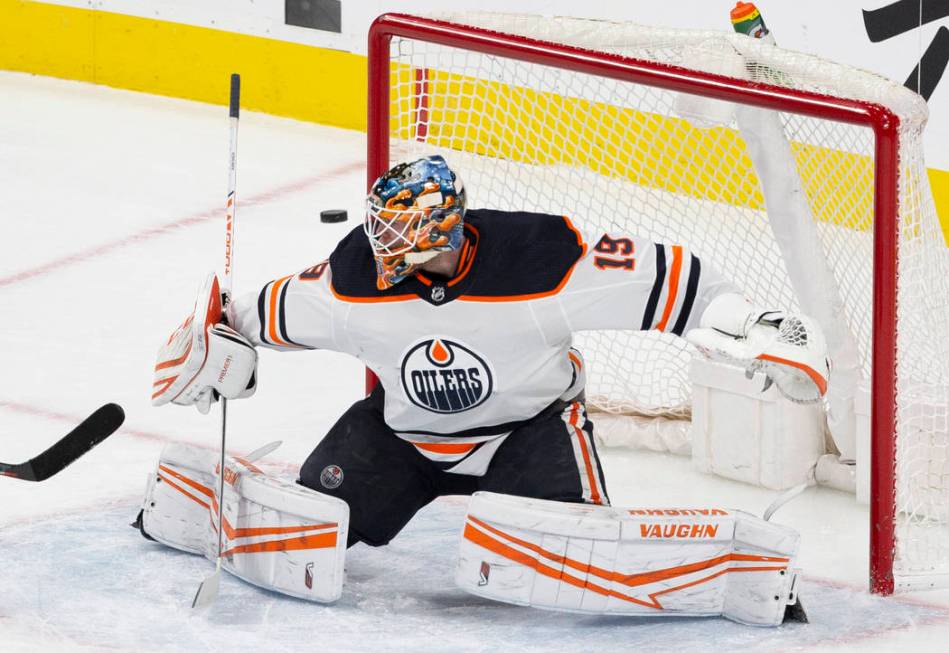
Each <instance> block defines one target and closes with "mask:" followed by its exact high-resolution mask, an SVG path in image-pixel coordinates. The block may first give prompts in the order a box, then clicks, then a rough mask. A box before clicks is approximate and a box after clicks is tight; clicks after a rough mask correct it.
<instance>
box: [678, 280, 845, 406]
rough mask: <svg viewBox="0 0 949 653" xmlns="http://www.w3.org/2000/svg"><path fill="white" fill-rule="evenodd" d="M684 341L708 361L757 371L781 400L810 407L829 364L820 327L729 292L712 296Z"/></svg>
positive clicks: (823, 385)
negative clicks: (757, 305)
mask: <svg viewBox="0 0 949 653" xmlns="http://www.w3.org/2000/svg"><path fill="white" fill-rule="evenodd" d="M686 339H687V340H688V341H689V342H691V343H692V344H693V345H695V346H696V347H698V348H699V350H700V351H701V352H702V353H703V354H705V355H706V356H708V357H709V358H713V359H719V360H724V361H726V362H731V363H737V364H739V365H743V366H744V367H745V370H746V373H747V374H748V375H749V377H750V376H751V375H752V374H754V372H756V371H759V370H760V371H762V372H763V373H764V374H765V375H766V376H767V378H768V381H767V384H766V385H765V389H767V388H768V386H770V384H771V383H774V384H775V385H776V386H777V387H778V390H779V391H780V392H781V394H783V395H784V396H785V397H787V398H788V399H790V400H791V401H794V402H797V403H812V402H815V401H818V400H820V398H821V397H823V396H824V394H825V393H826V392H827V378H828V376H829V375H830V363H829V361H828V360H827V343H826V342H825V341H824V335H823V333H822V332H821V330H820V327H818V326H817V324H816V323H815V322H814V321H813V320H811V319H810V318H808V317H806V316H803V315H789V314H786V313H783V312H781V311H775V310H764V309H761V308H758V307H756V306H754V305H752V304H751V303H749V302H748V301H747V300H746V299H745V298H744V297H742V296H741V295H736V294H732V293H728V294H724V295H720V296H718V297H716V298H715V299H714V300H712V302H711V303H710V304H709V305H708V308H706V309H705V312H704V313H703V314H702V320H701V327H700V328H698V329H692V330H691V331H689V332H688V333H687V334H686Z"/></svg>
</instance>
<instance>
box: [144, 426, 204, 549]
mask: <svg viewBox="0 0 949 653" xmlns="http://www.w3.org/2000/svg"><path fill="white" fill-rule="evenodd" d="M218 461H219V457H218V454H216V453H215V452H213V451H210V450H208V449H201V448H198V447H193V446H189V445H184V444H168V445H166V446H165V448H164V449H163V450H162V452H161V457H160V458H159V460H158V469H157V470H156V471H155V473H154V474H149V476H148V485H147V486H146V488H145V499H144V501H143V502H142V530H143V532H144V533H146V534H147V535H148V536H149V537H151V538H152V539H154V540H156V541H158V542H161V543H162V544H164V545H166V546H170V547H172V548H174V549H179V550H181V551H186V552H187V553H197V554H199V555H210V554H209V548H208V547H209V546H210V544H211V541H212V528H213V523H212V515H213V513H212V510H211V504H212V501H213V497H214V483H215V481H214V466H215V464H216V463H217V462H218ZM213 539H214V546H215V552H216V551H217V538H216V537H215V538H213Z"/></svg>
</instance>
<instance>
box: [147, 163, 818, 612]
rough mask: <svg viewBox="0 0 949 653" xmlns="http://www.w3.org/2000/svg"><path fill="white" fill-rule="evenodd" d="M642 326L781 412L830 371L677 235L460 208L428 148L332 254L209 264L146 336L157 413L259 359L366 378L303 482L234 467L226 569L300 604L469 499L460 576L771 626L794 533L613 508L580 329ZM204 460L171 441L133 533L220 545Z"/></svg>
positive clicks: (784, 320) (703, 512)
mask: <svg viewBox="0 0 949 653" xmlns="http://www.w3.org/2000/svg"><path fill="white" fill-rule="evenodd" d="M597 329H658V330H660V331H664V332H667V333H672V334H675V335H677V336H684V337H686V338H688V340H689V341H690V342H692V343H693V344H694V345H696V346H697V347H698V349H699V350H700V351H702V352H704V353H705V354H706V355H708V356H711V357H716V358H719V359H725V360H729V361H732V362H735V363H736V364H739V365H742V366H745V367H747V368H754V369H760V370H762V371H764V372H765V373H766V374H767V376H768V378H769V379H770V380H771V381H773V382H774V383H775V384H776V385H777V387H778V388H779V389H780V390H781V391H782V392H783V393H785V394H786V395H788V396H789V397H791V398H792V399H795V400H798V401H813V400H818V399H819V398H820V396H821V395H822V394H823V393H824V392H825V390H826V386H827V378H828V373H829V366H828V362H827V360H826V346H825V344H824V341H823V337H822V335H821V333H820V331H819V329H818V328H817V327H816V325H815V324H814V323H813V322H812V321H811V320H810V319H808V318H807V317H805V316H801V315H791V314H788V313H785V312H782V311H780V310H775V309H764V308H759V307H757V306H754V305H753V304H752V303H750V302H749V301H747V300H746V299H745V298H744V297H742V295H741V294H739V292H738V289H737V288H736V287H735V286H734V285H733V284H732V283H731V282H729V281H728V280H727V279H725V278H723V277H722V276H721V275H719V274H718V273H717V272H716V271H715V270H714V269H713V268H712V267H711V266H710V265H709V264H708V263H707V262H705V261H702V260H700V259H699V257H698V256H697V255H696V254H694V253H692V252H690V251H689V250H688V249H687V248H686V247H684V246H682V245H665V244H660V243H654V242H651V241H650V240H648V239H646V238H643V237H640V236H637V235H633V234H621V233H609V234H604V233H597V234H584V233H581V232H580V231H579V230H578V229H577V228H575V227H574V225H573V224H572V223H571V221H570V217H569V216H561V215H544V214H537V213H526V212H522V211H501V210H494V209H475V208H468V207H467V206H466V201H465V188H464V185H463V184H462V180H461V178H460V176H459V174H458V173H457V172H456V171H454V170H452V169H451V168H450V167H449V166H448V164H447V163H446V162H445V160H444V159H443V158H442V157H441V156H428V157H426V158H422V159H419V160H416V161H411V162H407V163H403V164H400V165H397V166H395V167H394V168H392V169H391V170H389V171H388V172H386V173H385V174H384V175H382V176H381V177H380V178H379V179H378V180H377V181H376V182H375V183H374V184H373V185H372V187H371V191H370V193H369V196H368V199H367V207H366V219H365V223H364V226H363V228H362V229H355V230H353V231H352V232H351V233H350V234H349V235H347V236H346V237H345V238H344V239H343V240H342V241H341V242H340V243H339V244H338V245H337V247H336V249H335V250H334V251H333V253H332V254H331V255H330V257H329V259H328V260H326V261H323V262H321V263H318V264H316V265H314V266H312V267H310V268H307V269H305V270H303V271H301V272H297V273H294V274H290V275H288V276H285V277H281V278H279V279H276V280H274V281H271V282H269V283H267V284H265V285H264V286H263V287H262V288H260V290H259V291H258V292H255V293H252V294H249V295H247V296H242V297H236V298H234V299H233V301H230V302H226V300H222V296H221V292H220V290H219V284H218V280H217V277H216V276H214V275H211V276H210V277H209V278H208V279H207V281H206V283H205V284H204V287H203V288H202V290H201V292H200V294H199V296H198V299H197V302H196V304H195V310H194V313H193V314H192V315H191V316H190V317H188V319H187V320H185V322H184V323H183V324H182V325H181V326H180V327H178V329H177V330H176V331H175V332H174V333H173V334H172V335H171V337H170V338H169V339H168V341H167V342H166V343H165V344H164V345H163V346H162V347H161V350H160V352H159V356H158V363H157V365H156V366H155V383H154V388H153V390H154V394H153V395H152V399H153V403H154V404H155V405H162V404H166V403H169V402H171V403H175V404H181V405H196V406H197V407H198V408H199V410H201V411H202V412H207V410H208V409H209V407H210V404H211V403H213V402H214V401H216V400H217V399H218V397H219V396H223V397H225V398H228V399H237V398H241V397H247V396H250V395H252V394H253V393H254V390H255V388H256V374H255V372H256V367H257V348H258V347H267V348H271V349H277V350H280V351H298V350H301V351H302V350H310V349H326V350H333V351H340V352H346V353H349V354H352V355H353V356H355V357H357V358H358V359H359V360H360V361H362V362H364V363H365V364H366V366H367V367H368V368H369V369H371V370H372V371H373V372H375V374H376V375H378V378H379V383H378V385H377V386H376V387H375V389H374V390H373V391H372V393H371V394H370V395H369V396H368V397H366V398H365V399H362V400H360V401H357V402H356V403H355V404H353V405H352V406H350V407H349V409H348V410H347V411H346V412H345V413H343V415H342V416H341V417H340V418H339V420H338V421H337V422H336V424H335V425H334V426H333V427H332V428H331V429H330V430H329V432H328V433H327V434H326V435H325V436H324V437H323V438H322V439H320V440H319V443H318V444H317V445H316V448H315V449H314V450H313V452H312V453H311V454H310V456H309V457H308V458H307V459H306V460H305V461H304V462H303V465H302V467H301V468H300V473H299V478H297V479H294V480H291V479H281V478H277V477H273V476H270V475H268V474H265V473H263V472H262V471H260V470H259V469H258V468H257V467H255V466H254V464H253V461H252V460H247V459H241V458H229V459H228V461H227V465H226V468H225V472H224V474H225V479H224V480H225V481H227V482H226V483H225V484H224V496H223V520H222V529H223V542H224V544H223V553H222V562H223V565H224V568H225V569H227V570H228V571H230V572H231V573H233V574H235V575H237V576H239V577H241V578H243V579H245V580H247V581H249V582H251V583H253V584H255V585H259V586H262V587H266V588H269V589H272V590H275V591H278V592H283V593H286V594H289V595H293V596H297V597H301V598H304V599H310V600H314V601H324V602H326V601H333V600H335V599H337V598H338V597H339V596H340V594H341V592H342V585H343V560H344V557H345V554H346V550H347V548H348V547H350V546H352V545H354V544H356V543H358V542H363V543H365V544H368V545H370V546H383V545H385V544H386V543H388V542H389V541H390V540H391V539H392V538H393V537H395V536H396V535H397V534H398V532H399V531H400V530H401V529H402V528H403V527H404V526H405V524H406V523H408V521H409V520H410V519H411V518H412V516H413V515H414V514H415V513H416V512H417V511H418V510H419V509H420V508H421V507H422V506H424V505H426V504H427V503H429V502H430V501H432V499H434V498H435V497H438V496H441V495H447V494H463V495H473V497H472V499H471V500H470V503H469V508H468V514H467V517H466V521H465V524H464V529H463V534H462V537H461V542H460V552H459V563H458V567H457V572H456V581H457V583H458V585H459V587H461V588H463V589H465V590H467V591H469V592H472V593H475V594H478V595H480V596H484V597H488V598H491V599H495V600H498V601H505V602H509V603H515V604H520V605H531V606H537V607H543V608H553V609H560V610H568V611H580V612H588V613H598V614H602V613H614V614H617V613H620V614H631V615H652V616H655V615H676V616H682V615H699V616H716V615H723V616H725V617H727V618H729V619H732V620H735V621H738V622H742V623H747V624H755V625H777V624H780V623H782V621H783V620H784V618H785V613H786V611H787V609H788V607H789V605H793V604H795V602H796V591H795V587H794V585H795V580H796V578H797V570H796V569H794V561H795V556H796V553H797V548H798V541H799V536H798V534H797V533H796V532H795V531H793V530H792V529H790V528H787V527H784V526H780V525H777V524H773V523H771V522H768V521H764V520H762V519H759V518H757V517H755V516H752V515H750V514H747V513H744V512H741V511H736V510H721V509H705V508H697V509H677V510H626V509H621V508H616V507H611V506H610V501H609V496H608V493H607V484H606V479H605V478H604V476H603V471H602V468H601V466H600V461H599V458H598V455H597V450H596V444H595V442H594V439H593V428H594V427H593V423H592V422H591V421H590V419H589V418H588V416H587V413H586V410H585V407H584V379H585V369H584V360H583V356H582V354H581V352H580V351H578V350H577V349H576V348H574V347H573V346H572V334H573V333H574V332H576V331H584V330H597ZM218 466H219V465H218V463H217V460H216V456H215V454H214V453H213V452H208V451H206V450H205V449H202V448H197V447H189V446H182V445H171V446H169V447H167V448H166V449H165V451H164V452H163V453H162V456H161V460H160V461H159V463H158V469H157V471H156V472H155V474H154V475H152V477H151V480H150V481H151V482H150V483H149V486H148V491H147V496H146V499H145V502H144V504H143V506H144V507H143V513H142V515H141V519H140V520H139V522H138V523H139V525H140V527H141V529H142V532H143V533H145V534H147V536H148V537H150V538H152V539H154V540H157V541H158V542H161V543H164V544H166V545H168V546H172V547H175V548H177V549H182V550H185V551H189V552H193V553H196V554H200V555H206V556H208V557H209V558H211V559H212V560H213V559H215V558H217V555H218V547H217V541H218V535H217V533H216V525H215V520H213V519H209V514H208V513H209V511H211V513H212V514H215V513H216V511H217V501H218V500H220V497H218V496H217V490H216V488H217V486H218V482H217V478H218V477H217V473H218V472H217V467H218Z"/></svg>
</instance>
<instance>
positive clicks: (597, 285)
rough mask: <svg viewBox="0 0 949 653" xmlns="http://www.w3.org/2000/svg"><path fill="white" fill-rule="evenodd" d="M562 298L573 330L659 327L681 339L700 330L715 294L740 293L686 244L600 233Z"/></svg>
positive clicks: (587, 241) (561, 300)
mask: <svg viewBox="0 0 949 653" xmlns="http://www.w3.org/2000/svg"><path fill="white" fill-rule="evenodd" d="M586 243H587V245H586V250H585V252H584V254H583V256H582V257H581V258H580V260H579V261H577V264H576V266H575V268H574V270H573V273H572V274H571V276H570V279H569V280H568V281H567V283H566V285H565V286H564V289H563V291H562V292H561V293H560V294H559V297H558V298H559V301H560V305H561V308H562V310H563V312H564V315H565V317H566V319H567V322H568V325H569V329H570V330H571V331H586V330H596V329H624V330H628V329H640V330H650V329H657V330H659V331H663V332H665V333H672V334H675V335H678V336H681V335H684V334H685V333H686V332H687V331H689V330H690V329H692V328H694V327H696V326H698V323H699V319H700V318H701V316H702V312H703V311H704V310H705V307H706V306H708V303H709V302H710V301H711V300H712V299H713V298H715V297H716V296H718V295H720V294H722V293H725V292H737V289H736V287H735V286H734V284H732V283H731V282H730V281H728V280H726V279H725V278H724V277H722V276H721V275H720V274H719V273H718V272H717V271H716V270H714V269H713V268H712V266H711V265H709V264H708V263H707V262H705V261H703V260H701V259H700V258H699V257H698V256H697V255H696V254H694V253H693V252H692V251H690V250H689V249H688V248H687V247H685V246H682V245H663V244H660V243H654V242H652V241H651V240H649V239H646V238H639V237H635V236H625V235H623V236H615V235H607V234H597V235H596V236H594V238H593V239H590V240H586Z"/></svg>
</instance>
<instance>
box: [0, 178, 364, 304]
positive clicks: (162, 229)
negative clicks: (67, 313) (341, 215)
mask: <svg viewBox="0 0 949 653" xmlns="http://www.w3.org/2000/svg"><path fill="white" fill-rule="evenodd" d="M365 167H366V164H365V162H364V161H357V162H351V163H347V164H345V165H342V166H339V167H337V168H333V169H332V170H329V171H327V172H324V173H322V174H320V175H314V176H311V177H305V178H303V179H298V180H296V181H292V182H289V183H287V184H284V185H283V186H277V187H276V188H272V189H270V190H267V191H264V192H262V193H258V194H257V195H252V196H251V197H248V198H246V199H239V200H238V204H239V205H240V206H244V207H248V206H259V205H261V204H265V203H267V202H269V201H271V200H274V199H276V198H278V197H282V196H284V195H290V194H292V193H296V192H299V191H301V190H305V189H307V188H309V187H311V186H313V185H315V184H318V183H321V182H325V181H327V180H329V179H331V178H333V177H338V176H340V175H345V174H349V173H351V172H355V171H357V170H362V169H364V168H365ZM223 218H224V208H223V207H221V208H214V209H208V210H206V211H201V212H199V213H194V214H192V215H189V216H187V217H184V218H180V219H178V220H174V221H172V222H168V223H166V224H163V225H159V226H157V227H149V228H147V229H144V230H142V231H139V232H138V233H134V234H131V235H128V236H123V237H122V238H119V239H117V240H113V241H111V242H108V243H103V244H101V245H96V246H94V247H90V248H88V249H84V250H80V251H78V252H76V253H74V254H70V255H68V256H64V257H62V258H58V259H56V260H53V261H49V262H47V263H43V264H42V265H39V266H37V267H35V268H31V269H28V270H23V271H22V272H16V273H14V274H11V275H9V276H6V277H0V288H2V287H4V286H10V285H13V284H16V283H19V282H21V281H26V280H27V279H32V278H33V277H39V276H42V275H44V274H46V273H48V272H52V271H53V270H62V268H64V267H66V266H69V265H73V264H75V263H82V262H83V261H88V260H89V259H92V258H95V257H97V256H101V255H102V254H105V253H107V252H111V251H112V250H115V249H119V248H122V247H126V246H127V245H135V244H138V243H141V242H144V241H146V240H150V239H152V238H155V237H157V236H164V235H167V234H171V233H174V232H175V231H177V230H178V229H183V228H185V227H192V226H194V225H198V224H202V223H204V222H207V221H208V220H217V219H221V220H223Z"/></svg>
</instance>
